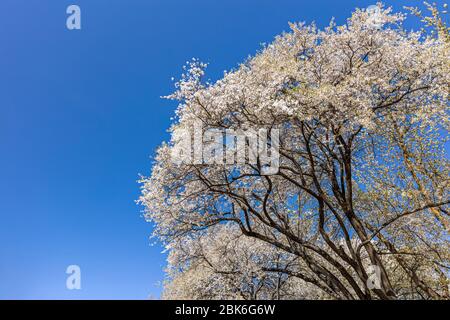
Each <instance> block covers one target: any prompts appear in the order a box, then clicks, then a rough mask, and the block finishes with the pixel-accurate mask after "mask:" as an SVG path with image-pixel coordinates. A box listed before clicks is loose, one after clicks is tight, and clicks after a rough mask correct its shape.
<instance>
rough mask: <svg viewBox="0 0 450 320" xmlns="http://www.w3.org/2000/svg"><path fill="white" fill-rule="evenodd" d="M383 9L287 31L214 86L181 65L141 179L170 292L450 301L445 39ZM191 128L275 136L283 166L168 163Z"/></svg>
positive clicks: (194, 67) (197, 66)
mask: <svg viewBox="0 0 450 320" xmlns="http://www.w3.org/2000/svg"><path fill="white" fill-rule="evenodd" d="M377 8H378V10H376V13H371V12H369V11H367V10H359V9H357V10H356V11H355V12H354V13H353V14H352V15H351V17H350V18H349V19H348V20H347V23H346V24H345V25H341V26H337V25H336V24H335V23H334V22H333V21H332V22H331V23H330V25H329V26H328V27H327V28H325V29H323V30H322V29H319V28H318V27H317V26H316V25H314V24H311V25H306V24H304V23H291V24H290V28H291V31H290V32H287V33H283V34H281V35H279V36H277V37H276V38H275V40H274V41H273V43H271V44H269V45H266V46H265V47H263V48H262V49H261V50H260V52H258V53H257V54H256V55H255V56H253V57H251V58H249V59H248V60H246V61H245V62H244V63H242V64H241V65H240V66H239V67H238V68H236V69H235V70H232V71H230V72H226V73H225V74H224V76H223V78H221V79H220V80H218V81H216V82H214V83H210V82H208V81H205V80H204V77H205V68H206V64H204V63H201V62H200V61H198V60H192V61H191V62H189V64H188V65H187V67H186V73H185V74H184V75H183V76H182V77H181V79H180V80H179V82H177V88H176V91H175V92H174V93H173V94H172V95H170V96H169V97H168V98H170V99H176V100H178V101H179V106H178V109H177V113H176V114H177V119H176V121H175V122H174V124H173V125H172V127H171V129H170V130H171V132H172V137H173V138H172V140H171V141H169V142H168V143H164V144H163V145H162V146H161V147H160V148H159V149H158V151H157V156H156V158H155V162H154V165H153V170H152V174H151V176H150V177H145V178H143V179H142V181H141V182H142V195H141V197H140V202H141V203H142V204H143V205H144V207H145V216H146V218H147V219H148V220H151V221H152V222H154V224H155V230H154V235H155V236H157V237H158V238H159V239H161V241H163V242H164V243H165V245H166V246H167V248H168V250H169V266H168V279H167V282H166V286H165V293H164V296H165V297H166V298H194V299H210V298H224V299H227V298H230V299H231V298H234V299H236V298H237V299H239V298H242V299H259V298H262V299H302V298H310V299H311V298H312V299H316V298H317V299H412V298H414V299H417V298H423V299H449V298H450V295H449V283H450V282H449V268H450V261H449V259H450V250H449V248H450V246H449V240H450V238H449V232H450V217H449V203H450V199H449V182H450V180H449V169H450V166H449V161H448V157H447V154H446V151H445V144H446V142H447V139H448V129H449V118H448V113H449V104H448V94H449V83H450V82H449V80H450V63H449V53H450V51H449V46H450V42H449V41H448V29H447V28H446V27H445V29H442V28H443V27H441V28H440V29H439V30H440V31H439V33H438V34H434V35H433V34H428V33H425V32H423V31H406V30H405V28H404V27H403V21H404V19H405V14H403V13H392V12H391V9H390V8H384V7H383V6H382V5H378V7H377ZM442 30H444V31H442ZM197 121H200V122H201V123H202V125H203V127H204V128H213V129H223V130H225V129H228V130H230V129H232V130H246V129H251V128H254V129H259V128H265V129H266V130H268V131H269V132H270V131H271V130H274V129H277V130H279V142H278V143H277V146H276V147H277V148H278V149H277V150H278V153H279V167H278V170H277V172H276V173H274V174H270V175H267V174H264V172H263V171H264V170H263V167H262V165H261V163H260V162H259V161H257V163H256V164H253V163H232V164H230V163H223V164H221V163H214V164H206V163H175V162H174V161H173V159H172V151H173V148H174V147H175V139H176V137H177V136H179V134H178V133H179V132H184V131H181V130H182V129H186V128H189V127H192V126H194V125H195V122H197ZM189 138H190V137H189ZM223 143H224V145H225V147H226V146H227V141H224V142H223Z"/></svg>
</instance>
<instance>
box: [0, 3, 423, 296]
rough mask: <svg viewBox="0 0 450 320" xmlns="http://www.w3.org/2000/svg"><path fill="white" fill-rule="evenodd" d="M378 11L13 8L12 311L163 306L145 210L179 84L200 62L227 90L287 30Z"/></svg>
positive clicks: (4, 68)
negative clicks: (73, 15)
mask: <svg viewBox="0 0 450 320" xmlns="http://www.w3.org/2000/svg"><path fill="white" fill-rule="evenodd" d="M374 2H375V1H350V0H349V1H342V0H340V1H337V0H329V1H326V0H314V1H302V0H292V1H287V0H217V1H216V0H214V1H212V0H203V1H198V0H192V1H186V0H178V1H176V0H164V1H163V0H146V1H144V0H120V1H119V0H71V1H66V0H1V1H0V150H1V151H0V152H1V153H0V298H3V299H5V298H16V299H53V298H57V299H80V298H82V299H145V298H147V297H148V296H149V295H153V296H156V297H158V296H159V294H160V291H161V287H160V286H158V285H157V283H158V282H161V281H162V279H163V276H164V275H163V267H164V265H165V256H164V255H163V254H162V253H161V251H162V248H161V247H160V246H159V245H155V246H150V243H151V241H150V240H149V235H150V233H151V225H150V224H148V223H146V222H145V221H144V219H143V218H142V216H141V212H140V210H141V208H139V207H138V206H137V205H136V204H135V202H134V201H135V200H136V199H137V198H138V196H139V186H138V184H137V182H136V180H137V179H138V174H139V173H142V174H145V175H148V174H149V172H150V164H151V161H150V159H149V157H150V156H151V155H152V154H153V153H154V150H155V148H156V147H157V146H158V145H159V144H160V142H161V141H162V140H164V139H167V132H166V129H167V128H168V127H169V124H170V117H171V116H172V115H173V111H174V109H175V107H176V105H175V103H173V102H169V101H165V100H161V99H160V98H159V96H161V95H165V94H168V93H170V92H171V90H172V85H173V83H172V82H171V81H170V78H171V77H172V76H175V77H177V76H178V75H179V74H180V72H181V66H182V65H183V64H184V62H185V61H186V60H188V59H190V58H192V57H198V58H200V59H201V60H203V61H205V62H209V63H210V68H209V75H210V76H211V77H212V78H213V79H214V78H217V76H218V75H220V74H221V72H222V71H223V70H224V69H229V68H231V67H234V66H236V65H237V63H238V62H240V61H242V60H243V59H244V58H245V57H247V55H248V54H253V53H254V52H255V51H256V50H257V49H258V48H259V44H260V43H262V42H270V41H271V40H272V39H273V37H274V36H275V35H276V34H279V33H280V32H282V31H283V30H288V25H287V22H288V21H303V20H305V21H307V22H311V21H312V20H315V21H317V22H318V24H319V25H321V26H324V25H325V24H327V23H328V21H329V19H330V18H331V17H332V16H334V17H336V20H337V22H338V23H342V22H344V19H345V18H346V17H348V16H349V14H350V13H351V11H352V10H353V8H355V7H361V8H365V7H367V6H369V5H371V4H374ZM414 2H415V3H417V4H419V3H420V1H393V0H392V1H386V3H387V4H392V5H394V7H395V8H401V7H402V5H404V4H410V3H414ZM69 4H77V5H79V6H80V7H81V11H82V12H81V13H82V29H81V30H74V31H69V30H67V29H66V17H67V14H66V8H67V6H68V5H69ZM71 264H77V265H79V266H80V267H81V271H82V289H81V290H78V291H77V290H72V291H70V290H67V289H66V287H65V281H66V277H67V275H66V274H65V270H66V267H67V266H68V265H71Z"/></svg>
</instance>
